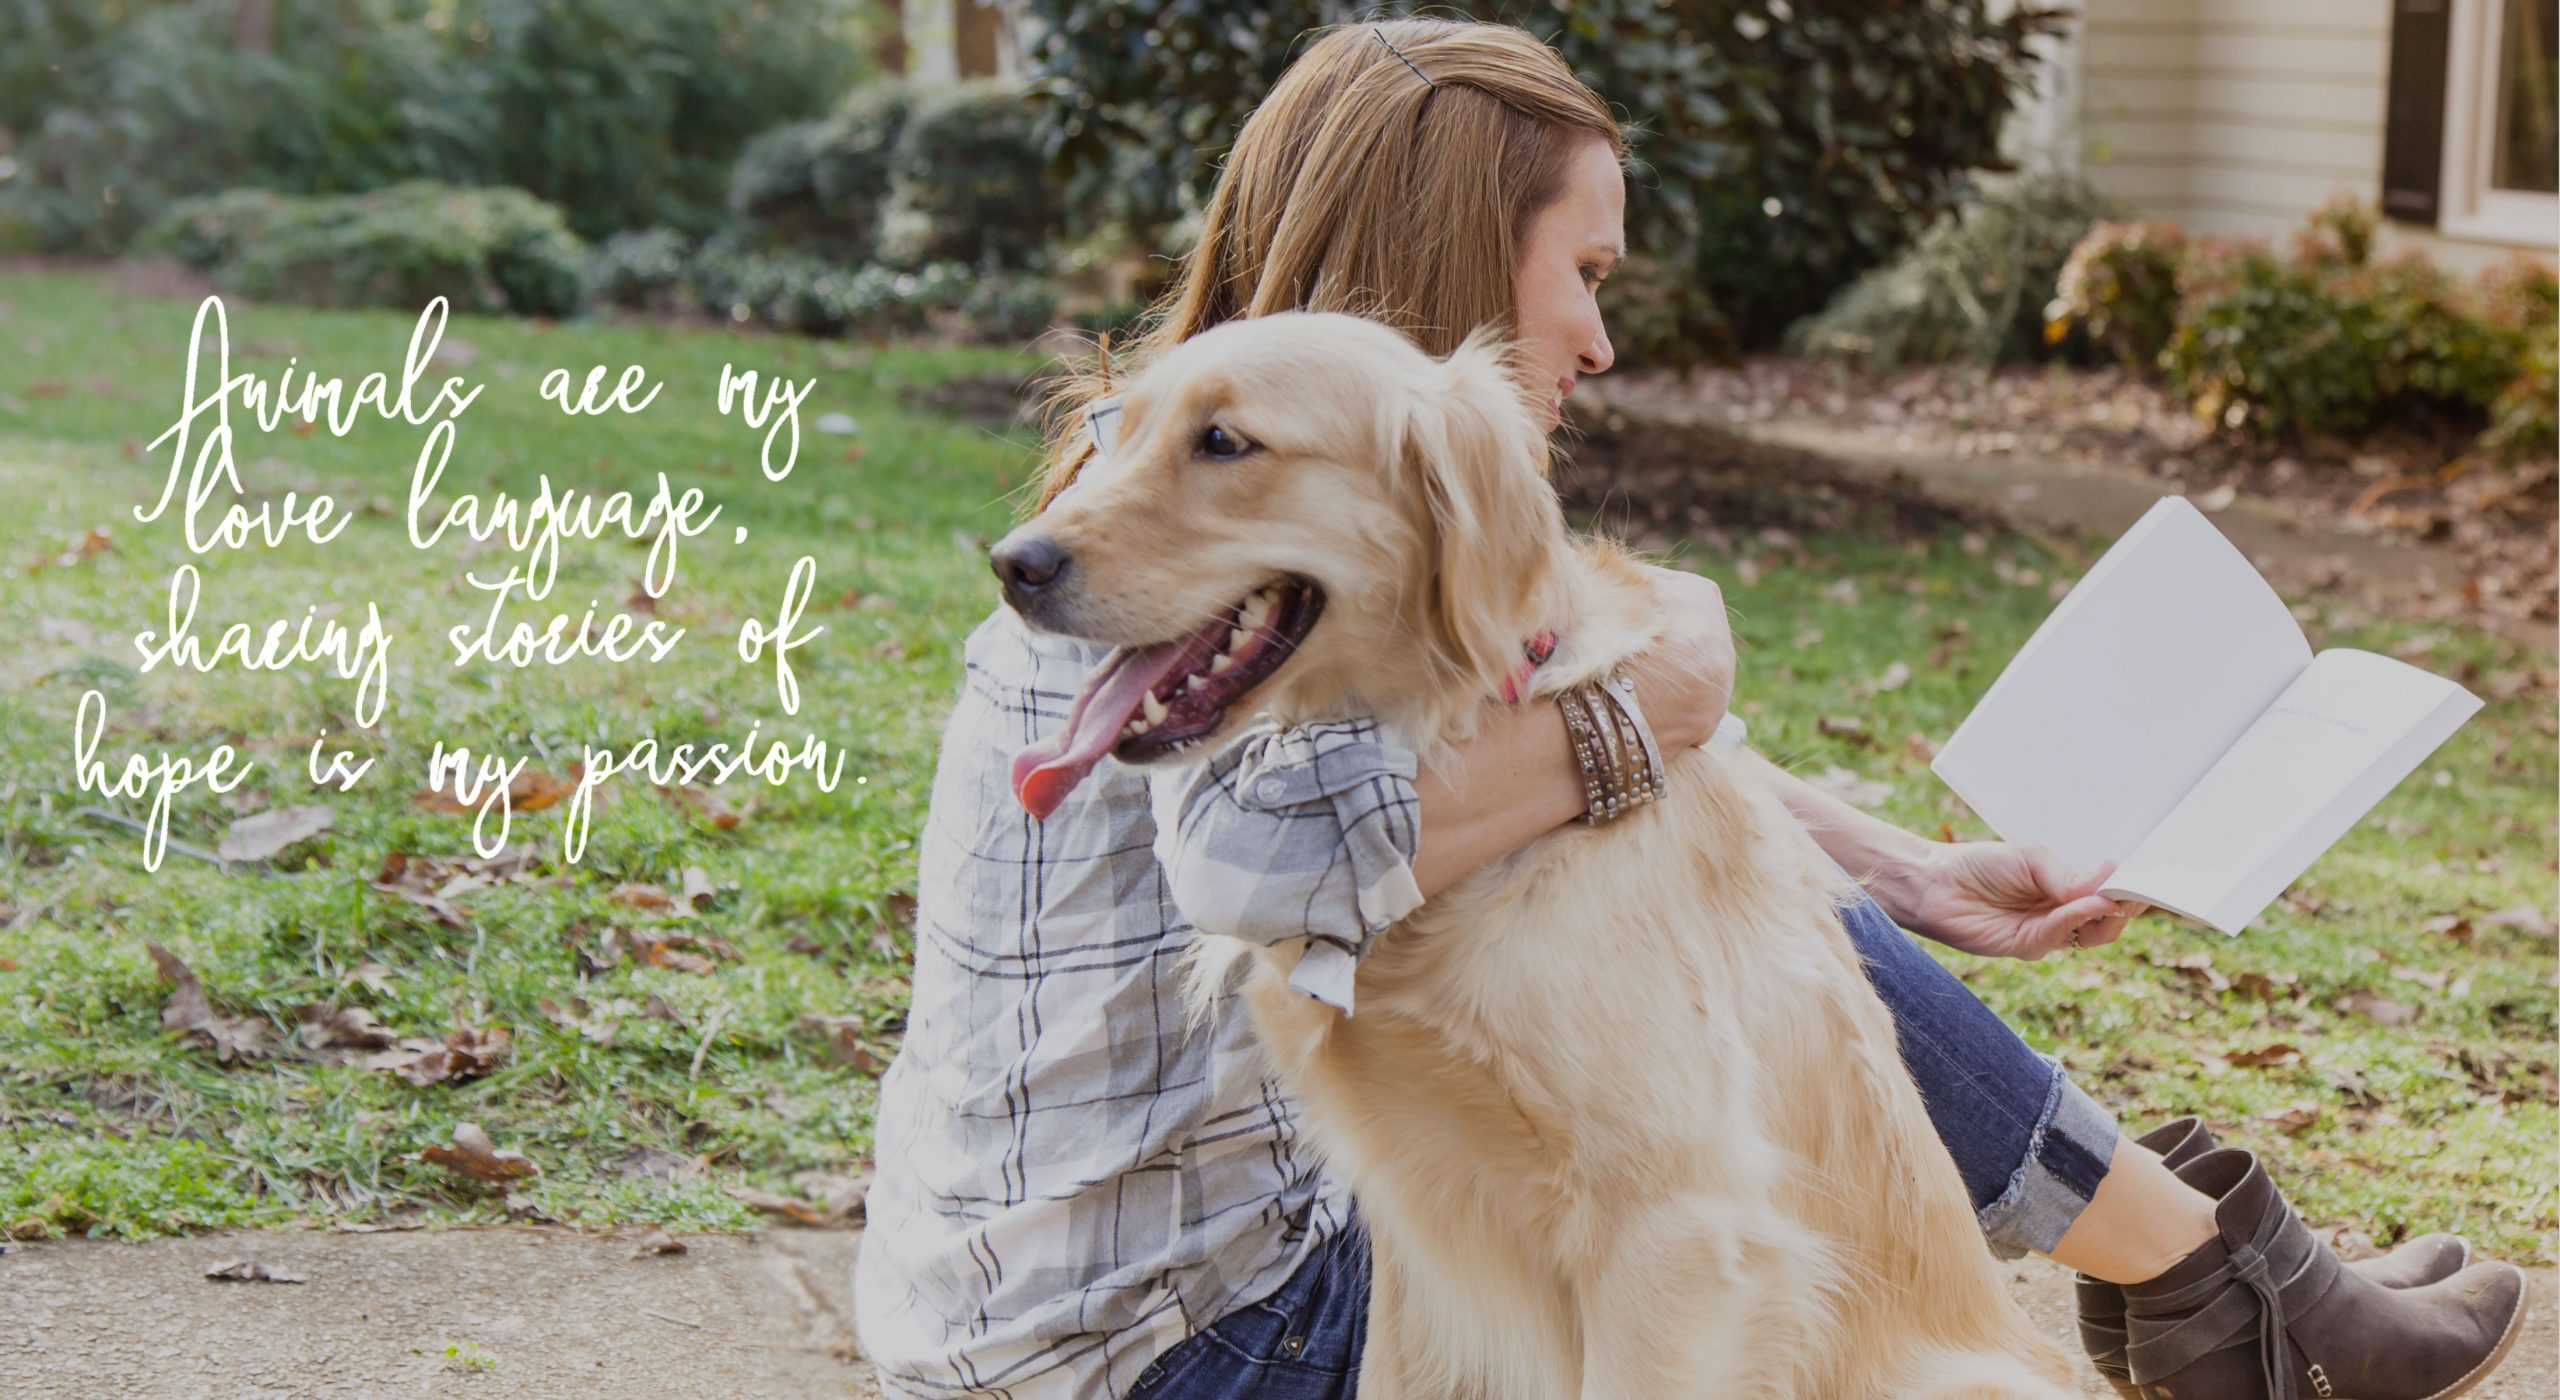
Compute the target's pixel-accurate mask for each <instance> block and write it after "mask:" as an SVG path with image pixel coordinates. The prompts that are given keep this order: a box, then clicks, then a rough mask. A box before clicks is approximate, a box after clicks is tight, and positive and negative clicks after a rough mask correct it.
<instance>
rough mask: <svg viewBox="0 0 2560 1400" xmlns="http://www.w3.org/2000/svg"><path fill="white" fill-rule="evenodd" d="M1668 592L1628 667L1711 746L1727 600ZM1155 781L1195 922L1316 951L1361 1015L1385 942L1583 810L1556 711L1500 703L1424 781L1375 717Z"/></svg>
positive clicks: (1261, 744) (1165, 843)
mask: <svg viewBox="0 0 2560 1400" xmlns="http://www.w3.org/2000/svg"><path fill="white" fill-rule="evenodd" d="M1655 585H1656V587H1657V589H1659V590H1660V591H1661V595H1662V597H1661V601H1662V607H1663V609H1664V613H1665V615H1666V616H1667V617H1669V618H1670V619H1671V621H1670V623H1669V625H1668V626H1667V627H1666V629H1665V632H1664V634H1663V636H1662V638H1661V639H1660V641H1659V642H1658V643H1657V644H1656V646H1655V647H1654V649H1653V650H1652V651H1651V652H1648V653H1647V654H1646V655H1645V656H1642V657H1639V658H1636V659H1635V660H1634V661H1632V662H1630V663H1629V669H1630V670H1631V671H1632V673H1633V675H1634V679H1635V682H1636V692H1637V701H1638V703H1639V704H1640V705H1642V706H1643V708H1644V711H1645V715H1646V718H1647V721H1648V722H1649V723H1650V724H1651V725H1652V727H1653V731H1654V735H1655V738H1656V739H1657V740H1658V741H1659V742H1660V743H1661V744H1662V745H1663V746H1665V747H1666V748H1668V747H1673V746H1682V745H1685V746H1695V745H1698V744H1702V743H1704V742H1706V741H1707V739H1708V738H1710V737H1712V736H1713V734H1714V733H1715V729H1716V725H1717V722H1718V721H1719V720H1721V719H1722V718H1723V717H1724V709H1725V697H1726V696H1727V695H1729V694H1730V693H1731V692H1732V688H1733V642H1732V636H1731V634H1730V632H1729V631H1727V629H1726V626H1725V619H1724V599H1723V594H1722V593H1721V592H1719V591H1718V590H1717V589H1716V586H1715V585H1714V584H1713V583H1711V582H1709V581H1707V580H1705V579H1702V578H1698V577H1696V576H1694V575H1690V574H1681V573H1674V572H1671V571H1668V570H1658V571H1656V579H1655ZM1149 771H1150V774H1151V777H1150V786H1151V788H1152V790H1153V794H1154V797H1153V800H1154V803H1155V807H1156V833H1157V834H1156V855H1157V859H1158V861H1159V862H1160V863H1161V864H1162V865H1163V867H1164V870H1165V874H1166V879H1167V882H1168V884H1169V886H1170V889H1171V893H1172V895H1173V900H1174V903H1175V905H1176V906H1177V907H1179V908H1180V909H1181V910H1182V912H1183V914H1184V916H1185V917H1186V918H1188V919H1189V920H1190V921H1191V922H1192V923H1193V924H1194V925H1195V926H1197V927H1199V928H1201V929H1204V930H1207V931H1208V932H1211V933H1217V934H1223V935H1225V936H1228V937H1231V938H1242V939H1246V940H1248V941H1251V942H1256V943H1264V944H1276V943H1281V942H1285V941H1288V940H1292V939H1299V938H1304V939H1307V940H1309V944H1310V946H1309V951H1308V955H1307V958H1306V961H1305V962H1304V963H1302V964H1301V967H1300V975H1299V976H1298V977H1297V978H1296V979H1294V980H1295V981H1296V982H1297V984H1298V986H1299V988H1300V990H1302V991H1306V992H1308V993H1309V994H1310V995H1313V996H1317V997H1320V998H1321V999H1323V1000H1325V1001H1328V1002H1331V1003H1333V1004H1334V1005H1336V1006H1339V1007H1341V1008H1343V1009H1344V1010H1346V1011H1347V1010H1349V1009H1350V970H1351V967H1352V964H1353V962H1354V960H1356V958H1357V957H1358V956H1359V955H1360V954H1361V953H1362V952H1363V951H1365V950H1366V948H1367V946H1368V940H1369V938H1370V936H1371V935H1373V934H1375V933H1377V932H1378V931H1379V930H1381V929H1384V928H1385V927H1387V926H1388V925H1389V924H1392V923H1394V922H1395V921H1396V920H1398V919H1401V918H1403V917H1404V916H1405V915H1407V914H1410V913H1412V912H1413V910H1414V909H1415V908H1416V907H1417V906H1419V905H1420V904H1421V903H1422V901H1423V900H1424V899H1425V898H1427V897H1429V896H1430V895H1433V894H1436V893H1438V892H1440V891H1441V890H1444V889H1447V888H1448V887H1449V886H1451V885H1453V884H1456V883H1457V882H1458V881H1459V880H1460V879H1462V878H1464V877H1465V876H1466V875H1467V874H1469V873H1470V872H1472V871H1475V870H1477V869H1480V868H1482V867H1483V866H1485V865H1487V864H1489V863H1491V862H1492V861H1494V860H1497V859H1499V858H1501V857H1502V856H1504V855H1507V854H1509V853H1510V852H1512V851H1515V850H1517V849H1519V848H1520V847H1522V846H1525V845H1527V844H1528V843H1529V842H1531V841H1533V840H1536V839H1537V838H1538V837H1539V836H1542V835H1544V834H1545V833H1547V832H1549V831H1552V830H1554V829H1555V828H1556V827H1558V826H1561V825H1563V824H1564V823H1565V822H1567V821H1570V820H1572V819H1573V818H1575V817H1577V816H1580V815H1581V814H1582V811H1583V793H1582V775H1581V772H1580V770H1579V769H1578V768H1576V767H1575V765H1574V761H1573V753H1572V748H1571V744H1570V741H1569V740H1568V739H1567V737H1566V734H1565V728H1564V718H1563V714H1562V712H1561V711H1560V710H1558V709H1557V707H1556V703H1555V702H1554V701H1553V700H1541V701H1533V702H1531V703H1529V704H1525V705H1521V706H1517V707H1512V706H1505V705H1501V704H1498V703H1495V702H1492V701H1487V702H1486V706H1485V713H1484V715H1483V716H1482V719H1481V722H1480V724H1479V726H1478V728H1477V732H1476V734H1475V735H1474V737H1473V738H1471V739H1469V740H1468V741H1466V742H1465V743H1463V744H1458V745H1455V746H1453V747H1452V748H1451V749H1450V750H1449V751H1448V752H1446V753H1445V754H1442V755H1440V756H1439V757H1438V758H1437V759H1436V760H1435V761H1434V763H1433V764H1432V766H1431V767H1430V768H1429V769H1427V770H1423V771H1419V772H1417V771H1416V765H1415V762H1414V759H1413V756H1412V755H1411V754H1409V753H1406V752H1404V751H1403V750H1401V749H1399V748H1397V747H1396V746H1395V745H1394V744H1392V743H1391V742H1390V741H1389V740H1387V739H1386V737H1385V736H1383V735H1381V734H1380V733H1378V731H1377V726H1376V725H1374V724H1372V723H1369V722H1367V721H1356V722H1346V723H1337V724H1318V725H1303V726H1300V727H1298V728H1296V729H1290V730H1279V729H1272V728H1269V727H1266V728H1265V729H1264V730H1262V731H1261V732H1249V733H1248V734H1247V735H1245V736H1244V737H1243V738H1242V739H1240V740H1239V741H1238V742H1237V743H1235V744H1233V745H1231V746H1230V747H1228V748H1227V749H1226V750H1224V751H1222V752H1220V753H1219V754H1217V755H1216V756H1214V757H1212V758H1211V759H1210V760H1209V761H1208V762H1207V763H1205V764H1202V765H1200V766H1198V767H1195V768H1190V769H1187V770H1149Z"/></svg>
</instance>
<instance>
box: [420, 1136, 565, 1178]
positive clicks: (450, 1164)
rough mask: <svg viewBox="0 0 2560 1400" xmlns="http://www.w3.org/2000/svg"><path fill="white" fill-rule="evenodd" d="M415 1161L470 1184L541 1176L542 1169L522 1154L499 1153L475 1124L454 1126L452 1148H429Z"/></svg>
mask: <svg viewBox="0 0 2560 1400" xmlns="http://www.w3.org/2000/svg"><path fill="white" fill-rule="evenodd" d="M418 1160H420V1161H422V1162H427V1163H430V1164H432V1165H435V1166H439V1167H442V1168H444V1169H445V1170H446V1171H449V1172H454V1173H457V1174H459V1175H462V1176H467V1177H470V1178H471V1179H472V1180H474V1181H488V1182H506V1181H522V1180H524V1179H525V1178H526V1177H532V1176H540V1175H541V1174H542V1169H541V1168H539V1167H537V1166H535V1165H534V1164H533V1162H532V1160H531V1159H530V1158H527V1157H526V1156H525V1155H524V1154H523V1153H521V1152H518V1151H516V1150H514V1149H513V1148H508V1149H506V1150H504V1151H501V1150H499V1148H498V1145H497V1144H496V1143H494V1142H491V1141H490V1140H489V1135H488V1134H487V1133H485V1132H483V1131H481V1129H480V1125H479V1124H477V1123H456V1124H454V1125H453V1145H452V1146H450V1147H448V1146H444V1145H442V1144H434V1145H430V1146H428V1147H426V1148H425V1149H423V1150H421V1151H420V1152H419V1153H418Z"/></svg>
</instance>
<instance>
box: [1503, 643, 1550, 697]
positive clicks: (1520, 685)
mask: <svg viewBox="0 0 2560 1400" xmlns="http://www.w3.org/2000/svg"><path fill="white" fill-rule="evenodd" d="M1555 654H1556V634H1555V633H1553V632H1550V631H1548V630H1546V629H1545V628H1543V627H1542V628H1540V629H1538V630H1537V631H1536V632H1533V633H1531V634H1530V636H1529V640H1527V641H1525V642H1522V643H1521V644H1520V656H1521V658H1522V659H1521V662H1520V664H1519V665H1518V666H1516V667H1514V668H1513V669H1512V672H1511V674H1510V675H1507V676H1504V677H1503V678H1502V703H1503V704H1506V705H1517V704H1519V703H1520V697H1521V696H1522V695H1523V694H1525V693H1526V692H1527V691H1528V689H1529V678H1530V677H1532V676H1535V675H1536V674H1537V673H1538V668H1539V667H1540V666H1543V665H1545V664H1546V660H1547V658H1548V657H1550V656H1553V655H1555Z"/></svg>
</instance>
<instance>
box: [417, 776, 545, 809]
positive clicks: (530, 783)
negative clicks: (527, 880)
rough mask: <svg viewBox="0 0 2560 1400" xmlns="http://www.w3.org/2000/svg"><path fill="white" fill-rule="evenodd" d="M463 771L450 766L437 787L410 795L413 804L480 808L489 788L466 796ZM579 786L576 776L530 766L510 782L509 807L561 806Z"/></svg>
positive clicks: (488, 795) (436, 806) (487, 798)
mask: <svg viewBox="0 0 2560 1400" xmlns="http://www.w3.org/2000/svg"><path fill="white" fill-rule="evenodd" d="M462 776H463V775H462V774H460V773H457V772H455V771H454V770H452V769H449V768H448V769H446V770H445V772H444V774H443V775H442V780H441V781H440V782H439V783H438V784H437V785H436V786H434V787H423V788H420V789H418V790H417V791H416V792H413V793H411V794H410V795H409V802H410V804H411V805H412V806H415V807H417V808H419V809H420V810H422V811H428V812H476V811H478V810H480V807H481V805H482V804H484V803H486V802H488V801H489V797H490V794H489V791H488V790H487V789H486V788H482V789H478V790H476V791H475V794H474V795H475V796H476V797H477V799H478V800H477V801H472V802H465V801H463V800H462ZM577 790H578V784H577V781H576V779H575V778H574V777H571V778H555V777H553V776H551V775H550V774H548V773H537V772H535V771H534V770H532V769H530V768H527V769H525V770H524V771H523V772H521V773H518V774H516V775H515V777H513V778H511V779H509V780H508V782H507V804H506V805H507V808H508V810H510V811H516V812H539V811H541V810H542V809H543V808H545V807H552V806H557V805H558V804H559V803H561V802H562V801H564V800H566V799H567V798H569V797H570V796H571V795H573V794H574V793H576V792H577Z"/></svg>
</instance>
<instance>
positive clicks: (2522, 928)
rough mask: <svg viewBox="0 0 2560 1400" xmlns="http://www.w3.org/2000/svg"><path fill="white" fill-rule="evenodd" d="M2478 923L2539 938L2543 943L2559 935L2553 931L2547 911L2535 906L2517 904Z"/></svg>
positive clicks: (2559, 935)
mask: <svg viewBox="0 0 2560 1400" xmlns="http://www.w3.org/2000/svg"><path fill="white" fill-rule="evenodd" d="M2480 922H2481V924H2483V925H2484V926H2486V927H2489V928H2511V929H2514V930H2516V931H2517V932H2519V933H2523V934H2526V935H2529V936H2531V937H2534V938H2539V939H2541V940H2542V941H2543V942H2545V943H2549V942H2552V941H2554V940H2555V938H2560V933H2555V932H2554V930H2553V926H2552V922H2551V915H2550V913H2549V911H2547V910H2545V909H2543V908H2542V907H2541V906H2540V905H2537V904H2519V905H2516V906H2515V907H2514V908H2512V909H2501V910H2499V911H2498V912H2497V913H2495V914H2491V915H2488V916H2486V917H2484V918H2482V919H2481V920H2480Z"/></svg>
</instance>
